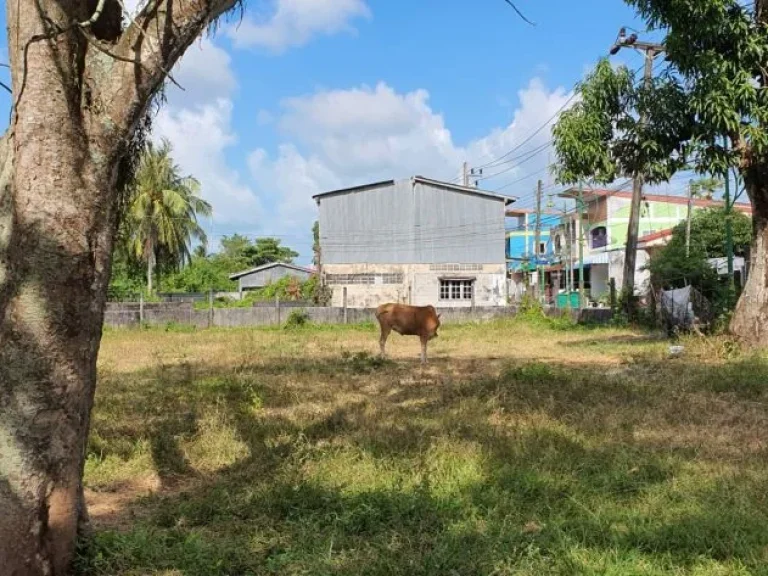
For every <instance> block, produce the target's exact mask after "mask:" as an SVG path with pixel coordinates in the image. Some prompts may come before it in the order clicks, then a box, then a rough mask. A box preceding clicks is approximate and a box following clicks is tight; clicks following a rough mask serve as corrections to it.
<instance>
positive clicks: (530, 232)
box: [506, 206, 559, 299]
mask: <svg viewBox="0 0 768 576" xmlns="http://www.w3.org/2000/svg"><path fill="white" fill-rule="evenodd" d="M537 220H538V217H537V214H536V211H535V210H531V209H528V208H515V207H514V206H513V207H512V208H510V209H509V210H507V243H506V249H507V270H508V273H509V279H510V291H511V295H512V297H513V298H514V299H519V298H520V297H521V296H522V295H523V293H524V292H525V289H526V287H529V286H535V285H536V284H537V281H538V278H537V277H536V274H531V273H532V272H534V271H535V270H536V266H537V264H546V263H549V262H550V261H551V258H552V247H551V242H550V230H551V229H552V227H553V226H555V225H556V224H557V223H558V220H559V218H558V216H557V215H556V214H552V213H549V212H545V213H543V214H542V216H541V225H540V227H539V232H538V235H539V240H538V245H537V244H536V235H537V232H536V228H537V226H536V224H537Z"/></svg>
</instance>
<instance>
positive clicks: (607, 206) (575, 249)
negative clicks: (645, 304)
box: [548, 188, 752, 300]
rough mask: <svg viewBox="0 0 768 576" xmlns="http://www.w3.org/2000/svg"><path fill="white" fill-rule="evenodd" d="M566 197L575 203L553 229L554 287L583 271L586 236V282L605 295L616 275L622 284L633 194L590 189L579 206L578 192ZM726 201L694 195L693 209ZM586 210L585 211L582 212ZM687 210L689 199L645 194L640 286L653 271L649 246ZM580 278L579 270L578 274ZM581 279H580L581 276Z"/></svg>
mask: <svg viewBox="0 0 768 576" xmlns="http://www.w3.org/2000/svg"><path fill="white" fill-rule="evenodd" d="M560 196H561V197H563V198H566V199H570V200H573V201H574V205H575V206H574V209H573V211H572V212H570V213H569V214H568V215H567V216H565V217H563V218H562V219H561V221H560V222H559V223H558V224H557V225H556V226H555V227H553V228H552V230H551V231H550V238H551V244H552V247H551V251H552V252H553V254H554V255H555V256H556V257H559V258H558V260H559V261H558V262H557V264H556V265H555V266H552V267H551V268H550V269H549V270H548V271H549V272H550V273H552V275H551V276H550V278H551V279H552V281H553V283H554V284H555V285H557V284H559V285H560V287H565V282H566V281H565V278H566V277H567V275H568V274H569V273H571V271H572V270H578V269H579V267H580V265H581V261H580V260H579V242H580V239H581V238H582V234H583V246H582V252H583V257H584V258H583V267H584V278H585V286H586V288H587V290H588V294H589V297H590V298H591V299H592V300H598V299H600V298H602V297H604V296H605V295H606V294H607V293H608V291H609V289H610V288H609V286H610V280H611V279H613V280H614V281H615V283H616V286H621V284H622V280H623V276H624V251H625V249H626V242H627V228H628V224H629V213H630V204H631V200H632V193H631V192H624V191H618V192H617V191H613V190H594V189H591V190H585V191H583V192H582V193H581V202H583V207H582V209H581V210H578V208H577V207H576V206H578V205H579V200H578V199H579V191H578V190H577V189H575V188H572V189H568V190H566V191H564V192H562V193H561V194H560ZM722 205H723V204H722V202H718V201H716V200H707V199H694V200H693V201H692V209H693V210H694V211H695V210H700V209H702V208H711V207H717V206H722ZM734 209H735V210H738V211H740V212H744V213H747V214H751V211H752V208H751V206H750V205H749V204H746V203H736V204H735V205H734ZM579 212H581V215H580V214H579ZM687 213H688V198H686V197H683V196H668V195H660V194H645V195H644V196H643V202H642V207H641V214H640V232H639V249H638V252H637V261H636V270H635V290H636V291H638V292H640V291H642V290H644V289H645V288H646V287H647V284H648V281H649V273H648V271H647V270H646V269H645V268H646V266H647V264H648V261H649V258H650V257H649V253H650V251H651V250H650V249H651V248H652V247H654V246H657V245H658V244H659V243H660V242H664V239H665V238H668V237H669V236H670V235H671V233H672V229H673V228H674V227H675V226H677V224H679V223H680V222H681V221H683V220H685V218H686V217H687ZM575 275H576V278H578V272H576V273H575ZM577 282H578V280H577Z"/></svg>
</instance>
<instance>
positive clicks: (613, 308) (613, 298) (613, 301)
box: [610, 278, 616, 312]
mask: <svg viewBox="0 0 768 576" xmlns="http://www.w3.org/2000/svg"><path fill="white" fill-rule="evenodd" d="M610 285H611V311H612V312H615V311H616V279H615V278H611V281H610Z"/></svg>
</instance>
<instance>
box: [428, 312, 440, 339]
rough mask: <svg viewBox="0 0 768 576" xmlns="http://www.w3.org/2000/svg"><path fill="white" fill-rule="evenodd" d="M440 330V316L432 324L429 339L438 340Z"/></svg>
mask: <svg viewBox="0 0 768 576" xmlns="http://www.w3.org/2000/svg"><path fill="white" fill-rule="evenodd" d="M438 328H440V314H438V315H437V316H435V319H434V320H433V321H432V322H431V327H430V330H429V339H430V340H432V339H433V338H437V329H438Z"/></svg>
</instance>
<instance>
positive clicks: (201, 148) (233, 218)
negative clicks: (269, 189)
mask: <svg viewBox="0 0 768 576" xmlns="http://www.w3.org/2000/svg"><path fill="white" fill-rule="evenodd" d="M231 120H232V102H231V101H230V100H228V99H226V98H219V99H217V100H215V101H214V102H212V103H209V104H205V105H203V106H198V107H196V108H194V109H189V108H181V109H178V108H173V107H169V108H165V109H163V110H161V112H160V114H159V115H158V117H157V118H156V119H155V131H154V134H155V136H156V137H165V138H168V139H169V140H170V141H171V143H172V144H173V156H174V158H175V160H176V161H177V162H178V163H179V165H180V166H181V167H182V168H183V169H184V171H185V172H187V173H191V174H192V175H193V176H195V177H196V178H197V179H198V180H200V183H201V185H202V194H203V196H204V197H205V198H206V199H207V200H208V201H209V202H211V204H213V209H214V219H215V220H216V221H217V222H218V221H222V222H230V223H241V224H251V223H253V222H258V221H259V220H260V219H261V218H262V216H263V210H262V206H261V202H260V201H259V198H258V197H257V195H256V194H255V192H254V191H253V189H252V188H251V187H250V186H248V185H247V184H244V183H243V182H241V178H240V175H239V174H238V173H237V171H236V170H233V169H232V168H231V167H230V166H229V164H228V163H227V157H226V151H227V150H228V149H230V148H231V147H233V146H234V145H235V144H236V143H237V137H236V136H235V134H234V131H233V130H232V126H231Z"/></svg>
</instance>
